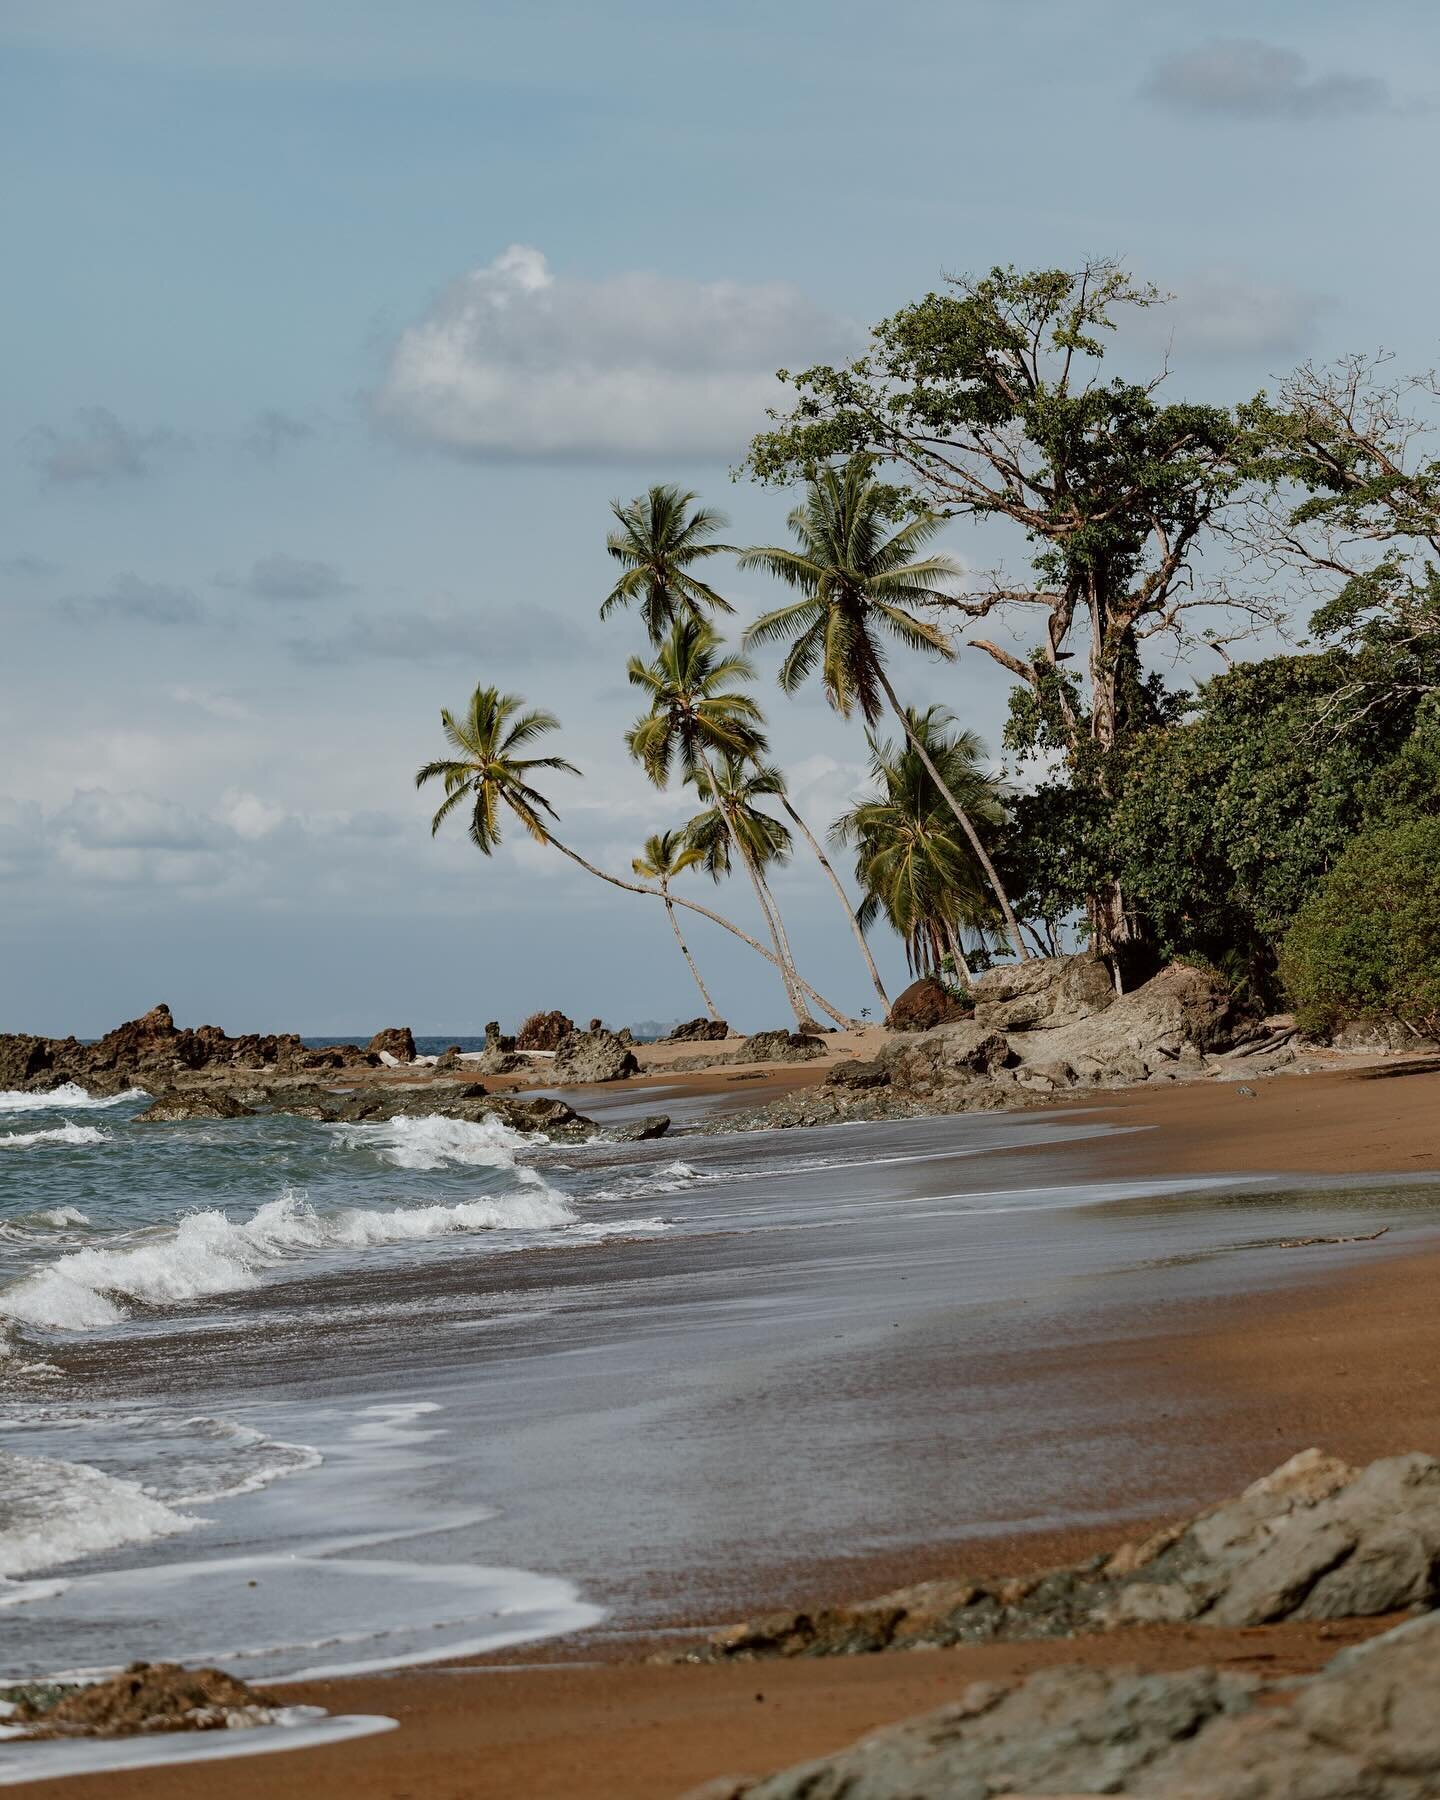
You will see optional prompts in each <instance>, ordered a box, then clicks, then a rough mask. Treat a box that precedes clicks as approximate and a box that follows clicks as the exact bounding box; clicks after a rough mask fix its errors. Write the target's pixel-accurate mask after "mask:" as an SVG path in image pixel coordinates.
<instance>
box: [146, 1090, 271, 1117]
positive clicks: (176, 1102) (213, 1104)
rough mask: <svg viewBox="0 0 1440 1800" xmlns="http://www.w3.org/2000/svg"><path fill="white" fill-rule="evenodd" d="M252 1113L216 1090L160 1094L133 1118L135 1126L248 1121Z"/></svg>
mask: <svg viewBox="0 0 1440 1800" xmlns="http://www.w3.org/2000/svg"><path fill="white" fill-rule="evenodd" d="M253 1116H254V1114H253V1112H252V1110H251V1108H250V1107H248V1106H242V1105H241V1104H240V1102H239V1101H238V1100H236V1099H235V1098H234V1097H233V1096H232V1095H230V1094H227V1093H224V1092H223V1091H220V1090H216V1089H209V1090H207V1091H204V1092H200V1093H172V1094H162V1095H161V1096H160V1097H159V1098H158V1099H157V1100H154V1101H152V1103H151V1104H150V1105H149V1106H147V1107H146V1108H145V1110H144V1112H142V1113H137V1114H136V1115H135V1123H136V1124H137V1125H170V1124H175V1123H178V1122H179V1121H180V1120H182V1119H249V1118H253Z"/></svg>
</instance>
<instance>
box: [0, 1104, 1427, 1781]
mask: <svg viewBox="0 0 1440 1800" xmlns="http://www.w3.org/2000/svg"><path fill="white" fill-rule="evenodd" d="M144 1104H145V1097H144V1096H143V1095H141V1094H139V1093H131V1094H126V1095H121V1096H119V1097H118V1098H116V1099H106V1100H101V1099H94V1098H91V1097H90V1096H88V1095H86V1094H85V1093H84V1092H83V1090H80V1089H76V1088H64V1089H59V1090H57V1091H56V1092H55V1093H53V1094H50V1095H45V1096H38V1095H32V1094H0V1677H5V1676H9V1677H25V1676H36V1675H42V1674H55V1673H65V1672H68V1673H81V1674H94V1673H97V1672H100V1671H103V1670H106V1669H111V1668H114V1667H117V1666H121V1665H123V1664H125V1663H126V1662H129V1661H131V1660H133V1659H135V1658H146V1659H152V1660H153V1659H156V1658H161V1657H180V1658H184V1659H186V1660H190V1661H196V1660H201V1661H218V1662H220V1663H222V1664H223V1665H225V1666H227V1667H230V1668H231V1669H233V1670H234V1672H235V1673H237V1674H239V1675H241V1676H246V1677H250V1678H253V1679H266V1680H274V1679H283V1678H286V1677H292V1676H296V1675H301V1674H313V1673H329V1672H339V1671H350V1670H364V1669H375V1668H383V1667H393V1666H397V1665H402V1664H407V1663H412V1662H421V1661H433V1660H436V1659H441V1658H447V1657H451V1658H453V1657H455V1656H458V1655H466V1654H473V1653H476V1652H479V1651H483V1650H486V1649H490V1648H494V1647H497V1646H500V1645H503V1644H507V1643H515V1642H522V1641H525V1640H527V1639H534V1638H539V1637H543V1636H546V1635H549V1634H553V1633H556V1632H568V1631H574V1630H578V1629H581V1628H584V1627H586V1626H591V1625H595V1624H597V1623H598V1622H599V1621H601V1620H602V1618H604V1617H606V1616H607V1615H608V1616H609V1618H610V1619H611V1620H612V1621H615V1620H622V1621H625V1622H630V1623H644V1622H646V1621H647V1620H648V1621H650V1622H651V1623H654V1622H655V1621H657V1620H660V1619H663V1617H664V1616H665V1611H666V1606H667V1604H670V1605H671V1606H672V1608H673V1596H674V1595H675V1594H676V1593H677V1592H683V1593H684V1594H685V1595H686V1596H687V1598H688V1603H689V1605H690V1607H691V1610H692V1611H693V1610H694V1609H696V1608H699V1609H701V1610H702V1611H703V1609H704V1608H706V1607H707V1606H714V1607H715V1608H716V1609H717V1610H718V1609H721V1608H723V1607H724V1606H725V1605H726V1604H730V1603H733V1602H731V1601H729V1600H728V1596H729V1595H731V1594H732V1593H733V1592H735V1591H737V1590H743V1588H744V1572H745V1571H746V1570H747V1569H753V1568H755V1567H758V1566H768V1564H769V1563H771V1562H778V1561H779V1560H781V1559H782V1558H785V1557H795V1556H799V1557H802V1558H803V1557H804V1556H806V1555H813V1556H817V1557H818V1556H823V1555H826V1554H833V1551H834V1548H835V1546H836V1545H837V1544H844V1545H846V1546H848V1547H851V1548H853V1549H855V1550H856V1551H859V1550H863V1549H883V1548H894V1547H896V1546H898V1545H903V1544H905V1543H906V1542H910V1543H914V1542H934V1541H938V1540H939V1539H941V1538H943V1537H945V1536H947V1535H949V1536H954V1535H966V1534H968V1535H973V1534H974V1533H975V1532H976V1531H984V1530H992V1529H993V1530H997V1531H998V1530H1001V1529H1008V1528H1014V1527H1015V1526H1017V1525H1019V1524H1039V1523H1057V1522H1061V1521H1063V1520H1066V1519H1070V1520H1074V1519H1076V1518H1078V1517H1081V1516H1084V1513H1085V1507H1086V1505H1087V1503H1088V1502H1087V1495H1089V1496H1091V1497H1092V1498H1093V1495H1094V1493H1096V1492H1098V1491H1099V1487H1100V1486H1101V1485H1103V1484H1102V1482H1101V1476H1102V1474H1103V1470H1101V1469H1100V1467H1099V1465H1098V1462H1097V1461H1096V1459H1097V1458H1099V1457H1101V1456H1102V1455H1103V1456H1109V1457H1124V1456H1127V1455H1131V1456H1136V1457H1143V1455H1144V1444H1145V1434H1146V1429H1147V1426H1146V1418H1145V1414H1144V1408H1143V1405H1139V1404H1137V1406H1136V1408H1135V1409H1134V1415H1133V1417H1131V1418H1129V1419H1128V1420H1127V1421H1126V1422H1125V1425H1124V1428H1123V1430H1120V1429H1118V1428H1117V1427H1116V1426H1115V1423H1114V1421H1113V1420H1111V1421H1108V1422H1107V1423H1106V1425H1105V1428H1104V1432H1103V1433H1100V1432H1098V1431H1097V1433H1096V1436H1095V1439H1094V1445H1093V1446H1092V1448H1091V1449H1090V1450H1088V1451H1084V1452H1083V1453H1077V1456H1076V1457H1075V1458H1074V1459H1072V1460H1071V1461H1070V1462H1069V1463H1068V1464H1067V1465H1065V1466H1060V1465H1058V1464H1057V1462H1056V1459H1055V1458H1054V1457H1053V1456H1040V1455H1037V1454H1036V1451H1035V1444H1036V1442H1037V1441H1043V1440H1044V1435H1045V1432H1046V1430H1047V1429H1048V1426H1047V1420H1048V1419H1051V1418H1052V1417H1053V1420H1054V1430H1055V1431H1056V1432H1057V1433H1066V1434H1069V1437H1070V1439H1071V1440H1072V1441H1074V1440H1075V1439H1076V1435H1077V1432H1078V1433H1079V1434H1080V1437H1081V1439H1082V1441H1083V1434H1084V1430H1085V1421H1086V1420H1087V1418H1093V1417H1095V1416H1097V1415H1096V1404H1097V1403H1096V1398H1095V1396H1093V1395H1088V1394H1085V1393H1083V1392H1078V1391H1071V1390H1070V1389H1068V1388H1067V1387H1066V1384H1065V1381H1064V1380H1063V1378H1057V1379H1056V1380H1055V1381H1053V1382H1051V1383H1050V1384H1049V1385H1048V1386H1047V1387H1046V1388H1045V1389H1044V1390H1043V1391H1040V1390H1035V1389H1031V1390H1028V1391H1026V1392H1025V1393H1024V1394H1023V1395H1019V1396H1017V1395H1016V1393H1014V1392H1013V1391H1012V1390H1010V1389H1007V1388H1006V1387H1005V1377H1004V1374H1003V1371H1004V1368H1005V1367H1006V1366H1007V1365H1006V1362H1005V1359H1006V1358H1007V1357H1010V1356H1013V1355H1015V1354H1016V1353H1018V1352H1019V1351H1021V1350H1024V1349H1025V1348H1026V1347H1027V1346H1033V1345H1035V1344H1041V1343H1045V1344H1051V1343H1060V1344H1063V1343H1064V1342H1065V1341H1066V1339H1067V1336H1069V1337H1072V1338H1073V1337H1074V1336H1075V1334H1077V1333H1083V1331H1084V1330H1086V1329H1089V1328H1090V1327H1091V1324H1092V1323H1093V1322H1094V1321H1096V1320H1099V1319H1101V1318H1103V1317H1104V1316H1106V1309H1107V1308H1113V1307H1114V1306H1115V1305H1116V1304H1118V1302H1119V1300H1120V1299H1121V1298H1122V1297H1123V1298H1124V1299H1125V1300H1126V1304H1127V1305H1131V1307H1132V1312H1133V1310H1134V1306H1133V1303H1135V1302H1136V1301H1137V1299H1138V1300H1140V1301H1143V1302H1144V1304H1145V1305H1147V1306H1149V1307H1151V1308H1152V1310H1154V1309H1159V1310H1160V1311H1161V1312H1163V1309H1164V1307H1165V1306H1166V1305H1167V1304H1168V1303H1169V1301H1171V1300H1173V1299H1178V1298H1183V1297H1186V1296H1188V1295H1194V1294H1200V1293H1210V1292H1220V1291H1233V1290H1234V1289H1235V1288H1236V1287H1237V1286H1243V1285H1245V1284H1246V1283H1247V1282H1248V1283H1253V1284H1263V1283H1264V1282H1265V1281H1267V1280H1269V1281H1274V1280H1277V1279H1281V1278H1282V1277H1280V1276H1279V1275H1278V1274H1277V1272H1276V1263H1275V1256H1276V1251H1275V1249H1274V1245H1275V1243H1276V1240H1277V1238H1278V1237H1279V1236H1280V1235H1281V1234H1300V1233H1302V1232H1304V1233H1309V1232H1323V1231H1327V1230H1330V1231H1337V1230H1338V1231H1339V1232H1341V1233H1346V1234H1348V1233H1355V1232H1359V1231H1364V1230H1372V1229H1375V1228H1376V1227H1377V1224H1380V1223H1388V1224H1389V1225H1390V1226H1391V1227H1392V1231H1393V1234H1394V1237H1393V1240H1392V1241H1400V1240H1401V1239H1402V1238H1403V1236H1404V1234H1405V1233H1407V1232H1411V1231H1415V1230H1421V1229H1427V1228H1430V1227H1432V1226H1433V1225H1434V1223H1435V1222H1436V1220H1437V1218H1440V1212H1437V1207H1436V1195H1435V1192H1434V1190H1433V1188H1432V1187H1430V1186H1426V1185H1423V1184H1411V1185H1408V1186H1405V1185H1397V1184H1384V1183H1367V1184H1357V1183H1355V1182H1353V1181H1352V1182H1349V1183H1335V1182H1324V1181H1307V1182H1294V1183H1284V1182H1277V1181H1275V1180H1273V1179H1271V1180H1267V1181H1265V1182H1258V1181H1253V1180H1252V1181H1249V1182H1244V1181H1238V1180H1230V1181H1227V1180H1222V1179H1214V1178H1212V1179H1207V1180H1191V1181H1168V1182H1167V1181H1143V1182H1136V1181H1129V1182H1125V1183H1120V1182H1116V1181H1113V1180H1110V1181H1107V1180H1103V1179H1100V1178H1098V1177H1097V1176H1096V1175H1094V1173H1093V1172H1091V1169H1090V1163H1089V1161H1088V1160H1087V1159H1088V1158H1089V1157H1090V1156H1091V1154H1092V1153H1093V1151H1094V1149H1095V1147H1096V1145H1097V1143H1100V1142H1102V1141H1103V1139H1104V1138H1105V1137H1106V1136H1107V1135H1108V1131H1109V1128H1107V1127H1104V1126H1102V1125H1099V1124H1097V1123H1096V1122H1095V1121H1094V1120H1093V1119H1091V1118H1088V1117H1087V1116H1086V1115H1085V1114H1083V1113H1078V1112H1077V1113H1071V1114H1065V1115H1059V1114H1056V1115H1050V1116H1043V1115H1037V1114H1022V1115H1003V1114H1002V1115H993V1114H992V1115H984V1116H976V1117H967V1118H959V1119H942V1120H928V1121H915V1122H910V1123H907V1124H904V1125H874V1126H847V1127H835V1128H826V1129H823V1130H814V1131H804V1132H790V1133H768V1132H767V1133H751V1134H743V1135H737V1136H731V1137H724V1136H720V1137H700V1136H683V1135H682V1136H678V1137H672V1138H670V1139H666V1140H663V1141H659V1142H654V1143H643V1144H616V1143H611V1142H607V1141H605V1139H604V1136H603V1133H600V1134H597V1138H596V1141H594V1142H593V1143H590V1144H582V1145H564V1146H555V1145H550V1144H548V1143H545V1142H544V1141H542V1140H540V1139H536V1138H531V1137H529V1136H527V1135H525V1134H523V1133H519V1132H516V1131H514V1130H511V1129H510V1128H508V1127H507V1126H504V1125H502V1124H500V1123H499V1122H498V1121H487V1122H484V1123H479V1124H476V1123H470V1122H465V1121H457V1120H451V1119H446V1118H442V1117H438V1116H437V1117H429V1118H404V1119H396V1120H393V1121H389V1122H387V1123H383V1124H362V1125H346V1126H329V1125H323V1124H319V1123H315V1122H311V1121H307V1120H302V1119H297V1118H292V1117H288V1116H285V1115H280V1114H276V1115H260V1116H256V1117H252V1118H246V1119H238V1120H226V1121H193V1122H181V1123H175V1124H165V1125H146V1124H141V1123H139V1122H138V1120H137V1116H136V1115H137V1114H138V1112H139V1111H141V1110H142V1108H143V1106H144ZM634 1104H635V1103H634V1102H633V1101H631V1100H628V1099H624V1098H621V1099H619V1100H617V1101H616V1102H615V1105H616V1108H617V1110H618V1109H619V1108H622V1107H629V1108H632V1109H633V1106H634ZM1156 1328H1157V1329H1158V1326H1157V1327H1156ZM1087 1457H1088V1458H1089V1460H1088V1461H1087V1460H1086V1459H1087ZM1166 1476H1167V1478H1168V1479H1171V1480H1172V1481H1173V1482H1174V1483H1175V1484H1176V1487H1177V1495H1176V1497H1177V1500H1178V1498H1179V1497H1180V1496H1181V1494H1182V1493H1183V1489H1184V1483H1185V1481H1186V1479H1187V1478H1188V1477H1187V1472H1186V1471H1185V1470H1184V1469H1181V1468H1171V1469H1169V1470H1168V1471H1167V1472H1166ZM1087 1484H1088V1485H1087ZM1162 1485H1163V1483H1162ZM1164 1497H1165V1496H1164V1493H1163V1492H1162V1493H1160V1494H1159V1495H1158V1496H1156V1498H1158V1499H1160V1500H1161V1501H1163V1500H1164ZM667 1597H668V1598H667ZM16 1754H18V1752H16Z"/></svg>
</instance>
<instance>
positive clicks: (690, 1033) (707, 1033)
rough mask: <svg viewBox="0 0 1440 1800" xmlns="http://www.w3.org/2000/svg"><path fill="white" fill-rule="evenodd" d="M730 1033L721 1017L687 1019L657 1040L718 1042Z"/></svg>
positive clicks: (686, 1042)
mask: <svg viewBox="0 0 1440 1800" xmlns="http://www.w3.org/2000/svg"><path fill="white" fill-rule="evenodd" d="M729 1035H730V1027H729V1026H728V1025H727V1024H726V1023H725V1021H724V1020H723V1019H687V1020H686V1021H685V1023H684V1024H683V1025H677V1026H676V1027H675V1028H674V1030H673V1031H667V1032H666V1033H665V1035H664V1037H663V1038H660V1039H659V1040H658V1041H659V1042H660V1043H662V1044H718V1043H721V1042H723V1041H724V1039H726V1038H727V1037H729Z"/></svg>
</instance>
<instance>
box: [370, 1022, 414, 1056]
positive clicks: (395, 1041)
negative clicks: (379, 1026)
mask: <svg viewBox="0 0 1440 1800" xmlns="http://www.w3.org/2000/svg"><path fill="white" fill-rule="evenodd" d="M365 1048H366V1049H367V1050H368V1051H369V1053H370V1054H371V1055H372V1056H380V1057H385V1056H393V1057H394V1058H395V1060H396V1062H402V1063H412V1062H414V1060H415V1039H414V1037H413V1035H412V1034H411V1031H410V1027H409V1026H408V1025H388V1026H386V1028H385V1030H384V1031H377V1032H376V1033H375V1035H374V1037H372V1038H371V1040H370V1042H369V1043H368V1044H367V1045H366V1046H365Z"/></svg>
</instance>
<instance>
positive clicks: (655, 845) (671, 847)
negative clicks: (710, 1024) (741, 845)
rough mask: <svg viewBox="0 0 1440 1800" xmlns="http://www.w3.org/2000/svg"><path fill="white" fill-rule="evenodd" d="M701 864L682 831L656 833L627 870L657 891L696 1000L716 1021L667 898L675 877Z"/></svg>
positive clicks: (711, 1002)
mask: <svg viewBox="0 0 1440 1800" xmlns="http://www.w3.org/2000/svg"><path fill="white" fill-rule="evenodd" d="M704 860H705V858H704V854H703V852H701V851H699V850H697V849H696V848H695V847H694V845H692V844H687V843H686V842H685V834H684V832H683V831H656V832H652V833H651V835H650V836H649V837H648V838H646V840H645V850H644V853H643V854H642V855H640V856H637V857H636V858H635V859H634V860H633V861H632V862H631V864H630V867H631V868H632V869H633V870H634V871H635V873H636V874H637V875H638V876H640V877H641V879H642V880H644V881H653V882H655V883H656V884H657V886H658V887H659V889H660V893H661V895H662V897H663V899H664V901H665V912H666V915H667V916H668V918H669V920H670V928H671V930H672V931H673V932H674V933H675V942H676V943H677V944H679V946H680V954H681V955H682V956H683V957H684V958H685V961H686V964H687V965H688V967H689V970H690V973H691V974H692V975H693V976H694V977H695V985H696V987H697V988H699V990H700V998H701V999H702V1000H703V1001H704V1002H705V1010H706V1012H707V1013H709V1015H710V1017H711V1018H712V1019H714V1020H718V1019H719V1017H720V1014H719V1013H718V1012H717V1011H716V1010H715V1002H714V1001H713V1000H712V999H711V998H710V990H709V989H708V988H707V987H706V985H705V983H704V982H703V981H702V980H701V978H700V971H699V969H698V968H697V967H696V966H695V958H694V957H693V956H692V955H691V954H690V946H689V945H688V944H687V943H686V942H685V938H684V934H683V933H682V932H681V930H680V921H679V920H678V919H677V918H676V917H675V906H674V902H673V901H672V900H671V897H670V883H671V882H672V881H673V880H674V879H675V877H676V876H677V875H683V874H684V873H685V871H686V869H693V868H694V867H695V865H696V864H697V863H701V862H703V861H704Z"/></svg>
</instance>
